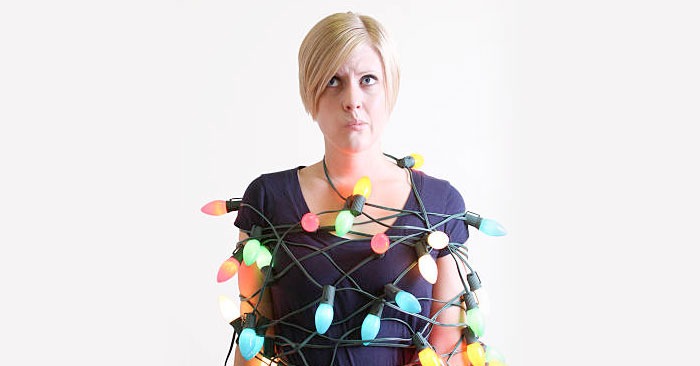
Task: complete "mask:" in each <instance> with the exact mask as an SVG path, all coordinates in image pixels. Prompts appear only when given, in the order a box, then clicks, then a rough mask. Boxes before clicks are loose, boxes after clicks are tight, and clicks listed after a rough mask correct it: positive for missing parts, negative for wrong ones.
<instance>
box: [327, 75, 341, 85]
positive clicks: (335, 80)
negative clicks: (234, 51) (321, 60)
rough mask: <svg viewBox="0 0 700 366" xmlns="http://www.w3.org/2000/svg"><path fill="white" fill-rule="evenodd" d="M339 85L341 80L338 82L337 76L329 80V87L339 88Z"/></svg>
mask: <svg viewBox="0 0 700 366" xmlns="http://www.w3.org/2000/svg"><path fill="white" fill-rule="evenodd" d="M339 83H340V80H338V78H337V77H335V76H334V77H332V78H331V79H330V80H328V86H338V84H339Z"/></svg>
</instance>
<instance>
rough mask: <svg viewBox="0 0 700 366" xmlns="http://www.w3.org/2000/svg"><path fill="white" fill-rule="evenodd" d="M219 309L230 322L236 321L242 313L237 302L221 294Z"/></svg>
mask: <svg viewBox="0 0 700 366" xmlns="http://www.w3.org/2000/svg"><path fill="white" fill-rule="evenodd" d="M219 310H220V311H221V316H223V317H224V320H226V322H228V323H231V322H232V321H234V320H235V319H236V318H238V316H239V314H240V309H239V307H238V306H237V305H236V302H234V301H233V300H232V299H231V298H230V297H228V296H226V295H220V296H219Z"/></svg>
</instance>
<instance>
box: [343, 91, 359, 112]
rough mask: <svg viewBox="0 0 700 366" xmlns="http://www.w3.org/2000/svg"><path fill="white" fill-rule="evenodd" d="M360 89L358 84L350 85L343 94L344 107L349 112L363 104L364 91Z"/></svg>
mask: <svg viewBox="0 0 700 366" xmlns="http://www.w3.org/2000/svg"><path fill="white" fill-rule="evenodd" d="M359 89H360V88H359V87H358V86H350V87H348V88H346V89H345V93H344V95H343V109H345V110H346V111H348V112H349V111H353V110H356V109H360V106H361V105H362V91H361V90H359Z"/></svg>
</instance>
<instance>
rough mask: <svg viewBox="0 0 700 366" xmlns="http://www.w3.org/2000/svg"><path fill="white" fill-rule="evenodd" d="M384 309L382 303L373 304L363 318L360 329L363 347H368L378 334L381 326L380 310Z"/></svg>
mask: <svg viewBox="0 0 700 366" xmlns="http://www.w3.org/2000/svg"><path fill="white" fill-rule="evenodd" d="M383 309H384V303H383V302H375V303H374V305H372V307H371V308H370V310H369V312H368V313H367V315H366V316H365V320H363V321H362V328H361V329H360V334H361V336H362V340H363V341H366V342H362V344H364V345H365V346H366V345H368V344H369V343H370V342H369V341H371V340H373V339H374V338H376V337H377V334H379V326H380V324H381V316H382V310H383Z"/></svg>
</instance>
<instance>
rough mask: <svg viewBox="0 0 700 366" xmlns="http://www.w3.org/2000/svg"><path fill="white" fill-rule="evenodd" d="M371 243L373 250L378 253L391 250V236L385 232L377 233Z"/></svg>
mask: <svg viewBox="0 0 700 366" xmlns="http://www.w3.org/2000/svg"><path fill="white" fill-rule="evenodd" d="M369 245H370V246H371V247H372V251H373V252H375V253H377V254H384V253H386V251H387V250H389V237H388V236H387V235H386V234H384V233H379V234H375V235H374V236H373V237H372V240H370V242H369Z"/></svg>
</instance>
